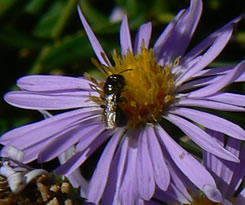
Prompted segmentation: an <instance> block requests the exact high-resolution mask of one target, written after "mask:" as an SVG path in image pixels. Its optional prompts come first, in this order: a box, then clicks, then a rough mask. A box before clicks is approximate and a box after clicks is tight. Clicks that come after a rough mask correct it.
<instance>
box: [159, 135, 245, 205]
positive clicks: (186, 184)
mask: <svg viewBox="0 0 245 205" xmlns="http://www.w3.org/2000/svg"><path fill="white" fill-rule="evenodd" d="M208 133H209V134H210V135H212V136H213V137H214V138H216V140H217V142H219V143H220V144H221V145H222V146H224V147H226V149H227V150H229V151H230V152H232V153H233V154H234V155H236V156H237V157H239V159H240V163H234V162H230V161H226V160H223V159H220V158H218V157H216V156H215V155H213V154H211V153H209V152H206V151H204V152H203V163H204V166H205V167H206V168H207V169H208V170H209V171H210V173H211V174H212V176H213V177H214V179H215V182H216V184H217V187H214V186H213V185H210V184H204V186H203V192H200V190H198V189H197V188H196V187H195V186H193V184H192V183H191V182H190V181H189V180H188V179H187V178H186V177H185V176H184V175H183V174H181V173H180V172H178V170H176V169H175V170H174V169H172V172H171V175H172V179H173V180H172V183H171V185H170V186H169V190H168V191H166V192H164V193H163V192H161V191H158V192H157V193H156V195H155V199H158V200H160V201H161V200H162V201H165V202H168V203H169V204H186V205H187V204H191V205H206V204H217V205H218V204H222V205H242V204H245V188H244V186H242V183H243V182H244V176H245V171H244V170H245V146H241V142H240V141H239V140H235V139H233V138H229V139H228V141H227V143H226V145H225V144H224V139H225V138H224V135H223V134H222V133H219V132H215V131H211V130H208Z"/></svg>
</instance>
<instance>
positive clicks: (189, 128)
mask: <svg viewBox="0 0 245 205" xmlns="http://www.w3.org/2000/svg"><path fill="white" fill-rule="evenodd" d="M165 118H166V119H167V120H169V121H170V122H172V123H173V124H175V125H176V126H177V127H179V128H180V129H181V130H182V131H183V132H184V133H185V134H186V135H187V136H189V137H190V138H191V139H192V140H193V141H194V142H195V143H196V144H198V145H199V146H200V147H201V148H202V149H204V150H206V151H208V152H211V153H212V154H214V155H216V156H218V157H220V158H222V159H226V160H229V161H233V162H239V159H238V158H237V157H236V156H234V155H233V154H232V153H230V152H228V151H227V150H226V149H225V148H224V147H222V146H221V145H220V144H219V143H217V141H216V140H215V139H213V138H212V137H211V136H210V135H209V134H207V133H206V132H205V131H203V130H202V129H201V128H199V127H197V126H196V125H194V124H193V123H191V122H189V121H187V120H185V119H183V118H181V117H178V116H176V115H173V114H168V115H167V116H165Z"/></svg>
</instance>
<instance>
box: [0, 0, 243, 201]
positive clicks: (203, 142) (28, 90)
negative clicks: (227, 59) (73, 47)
mask: <svg viewBox="0 0 245 205" xmlns="http://www.w3.org/2000/svg"><path fill="white" fill-rule="evenodd" d="M78 11H79V15H80V18H81V21H82V24H83V26H84V29H85V31H86V33H87V35H88V38H89V40H90V42H91V45H92V47H93V49H94V51H95V54H96V56H97V58H98V62H97V61H96V62H95V64H96V66H97V67H98V68H99V69H100V70H101V71H102V72H103V73H104V74H105V77H106V81H97V80H95V79H94V78H93V77H91V76H89V75H86V78H82V77H81V78H74V77H64V76H40V75H33V76H26V77H23V78H20V79H19V80H18V82H17V85H18V86H19V87H20V88H21V91H13V92H10V93H8V94H6V95H5V100H6V101H7V102H8V103H9V104H11V105H14V106H17V107H21V108H26V109H35V110H64V109H74V110H72V111H70V110H69V111H67V112H65V113H62V114H59V115H56V116H53V117H50V118H48V119H45V120H42V121H40V122H36V123H33V124H30V125H26V126H23V127H21V128H17V129H14V130H12V131H9V132H7V133H6V134H4V135H3V136H2V138H1V141H0V142H1V143H2V144H4V145H9V144H12V145H14V146H16V147H18V148H19V149H22V150H24V152H25V156H24V162H30V161H32V160H35V159H38V160H39V161H40V162H44V161H49V160H51V159H53V158H55V157H58V156H60V155H61V154H62V153H64V152H65V151H67V150H68V149H70V148H71V147H72V146H75V151H74V155H73V156H72V157H71V158H70V159H69V160H68V161H67V162H65V163H64V164H63V165H61V166H60V167H58V168H57V170H56V171H57V172H58V173H63V174H64V175H65V176H69V175H71V174H72V173H73V172H74V171H76V170H77V168H79V167H80V166H81V165H82V164H83V162H84V161H86V159H88V158H89V157H90V155H91V154H92V153H93V152H94V151H96V150H97V148H98V147H99V146H101V145H102V144H103V143H104V142H107V144H106V147H105V149H104V151H103V153H102V155H101V157H100V160H99V162H98V164H97V167H96V169H95V171H94V173H93V176H92V178H91V180H90V183H89V187H88V190H87V194H86V198H87V199H88V200H89V201H91V202H94V203H96V204H97V203H99V201H102V203H104V204H108V203H110V204H111V202H113V204H120V203H121V204H135V203H142V202H143V200H150V199H151V197H152V196H153V194H154V193H155V190H158V189H160V190H163V191H166V190H167V189H168V187H169V184H170V178H172V176H171V177H170V166H169V162H173V163H174V164H175V165H174V166H176V169H180V170H181V173H182V174H184V175H185V176H186V177H188V179H189V180H190V181H191V182H192V183H193V184H195V185H196V186H197V187H198V188H199V189H201V190H203V186H204V184H210V185H212V186H215V181H214V179H213V177H212V176H211V175H210V174H209V172H208V171H207V170H206V169H205V168H204V167H203V165H201V163H199V162H198V160H196V159H195V158H194V157H193V156H192V155H191V154H189V153H188V152H187V151H185V150H184V149H183V148H182V147H181V146H179V145H178V143H176V142H175V140H174V139H172V138H171V136H169V134H168V133H167V132H166V131H165V130H167V128H166V127H164V123H163V119H165V120H167V121H169V122H171V123H173V124H174V125H175V126H176V127H178V128H179V129H180V130H182V131H183V133H185V134H186V135H187V136H189V137H190V138H191V139H192V140H193V141H194V142H195V143H196V144H197V145H199V146H200V147H201V148H202V149H203V150H206V151H208V152H210V153H212V154H213V155H215V156H218V157H220V158H222V159H225V160H229V161H233V162H239V159H238V158H237V156H236V155H234V154H233V153H232V152H230V151H229V150H227V149H225V148H224V147H223V146H222V145H221V144H220V143H218V142H217V141H216V139H215V138H214V137H212V136H211V135H210V134H209V133H207V132H205V131H204V130H203V129H201V128H200V127H199V126H197V125H196V124H199V125H201V126H203V127H206V128H209V129H211V130H215V131H218V132H222V133H224V134H226V135H228V136H230V137H232V138H235V139H238V140H244V139H245V131H244V130H243V129H242V128H241V127H239V126H238V125H236V124H234V123H232V122H230V121H228V120H226V119H223V118H221V117H218V116H216V115H213V114H210V113H208V112H204V111H200V110H198V108H205V109H206V108H207V109H215V110H225V111H236V112H241V111H244V105H245V96H244V95H240V94H234V93H228V92H222V91H221V90H222V89H223V88H224V87H226V86H228V85H229V84H231V83H233V82H242V81H244V80H245V74H244V69H245V61H243V62H241V63H240V64H238V65H236V66H229V67H221V68H207V66H208V65H209V64H210V63H211V62H212V61H213V60H214V59H215V58H216V57H217V56H218V55H219V53H220V52H221V51H222V50H223V48H224V47H225V45H226V44H227V43H228V41H229V39H230V38H231V35H232V31H233V25H234V24H236V23H237V22H238V21H239V20H240V19H241V18H240V17H239V18H236V19H234V20H232V21H231V22H229V23H228V24H227V25H225V26H224V27H222V28H221V29H219V30H218V31H216V32H214V33H212V34H211V35H210V36H208V37H207V38H206V39H204V40H203V41H202V42H200V43H199V44H198V45H197V46H196V47H194V48H193V49H191V50H190V51H188V52H186V48H187V46H188V44H189V42H190V40H191V38H192V35H193V33H194V31H195V29H196V26H197V24H198V22H199V18H200V15H201V12H202V1H201V0H192V1H191V5H190V7H189V8H188V9H184V10H181V11H180V12H179V13H178V14H177V16H176V17H175V18H174V19H173V21H172V22H170V24H169V25H168V26H167V28H166V29H165V30H164V31H163V33H162V34H161V35H160V37H159V38H158V40H157V41H156V43H155V44H154V46H153V48H151V49H149V48H148V47H149V42H150V37H151V23H146V24H143V25H142V26H141V27H140V29H139V31H138V33H137V35H136V39H135V43H134V46H132V43H131V37H130V32H129V26H128V20H127V16H125V17H124V18H123V20H122V24H121V30H120V43H121V55H119V54H117V53H116V52H114V53H113V60H114V63H111V62H110V61H109V59H108V57H107V56H106V54H105V52H104V50H103V49H102V47H101V45H100V43H99V42H98V40H97V38H96V37H95V35H94V33H93V32H92V30H91V28H90V27H89V25H88V23H87V22H86V20H85V18H84V17H83V15H82V13H81V11H80V9H78ZM111 78H112V79H111ZM119 78H120V80H119ZM75 108H76V109H75ZM160 124H161V125H162V126H163V127H162V126H161V125H160ZM4 151H5V149H3V151H2V154H3V155H4ZM193 167H195V169H193ZM180 170H179V171H180Z"/></svg>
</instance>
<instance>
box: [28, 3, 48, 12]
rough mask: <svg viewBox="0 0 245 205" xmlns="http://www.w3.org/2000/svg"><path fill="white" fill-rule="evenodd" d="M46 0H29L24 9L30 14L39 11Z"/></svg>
mask: <svg viewBox="0 0 245 205" xmlns="http://www.w3.org/2000/svg"><path fill="white" fill-rule="evenodd" d="M48 1H49V0H31V1H30V2H29V3H28V4H27V5H26V6H25V11H26V12H27V13H30V14H37V13H40V11H41V10H42V9H43V8H44V6H45V5H46V3H47V2H48Z"/></svg>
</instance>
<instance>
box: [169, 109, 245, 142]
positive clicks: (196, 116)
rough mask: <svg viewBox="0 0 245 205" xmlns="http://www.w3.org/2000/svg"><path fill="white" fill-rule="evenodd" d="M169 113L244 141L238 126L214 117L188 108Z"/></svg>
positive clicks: (244, 136)
mask: <svg viewBox="0 0 245 205" xmlns="http://www.w3.org/2000/svg"><path fill="white" fill-rule="evenodd" d="M170 112H171V113H173V114H176V115H180V116H182V117H185V118H187V119H190V120H192V121H194V122H196V123H198V124H200V125H203V126H204V127H206V128H209V129H211V130H215V131H217V132H221V133H224V134H226V135H228V136H231V137H233V138H235V139H239V140H245V130H243V129H242V128H241V127H239V126H238V125H236V124H234V123H232V122H230V121H228V120H226V119H223V118H221V117H218V116H216V115H212V114H209V113H207V112H201V111H198V110H193V109H189V108H176V109H175V110H173V111H170ZM200 116H201V117H200Z"/></svg>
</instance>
